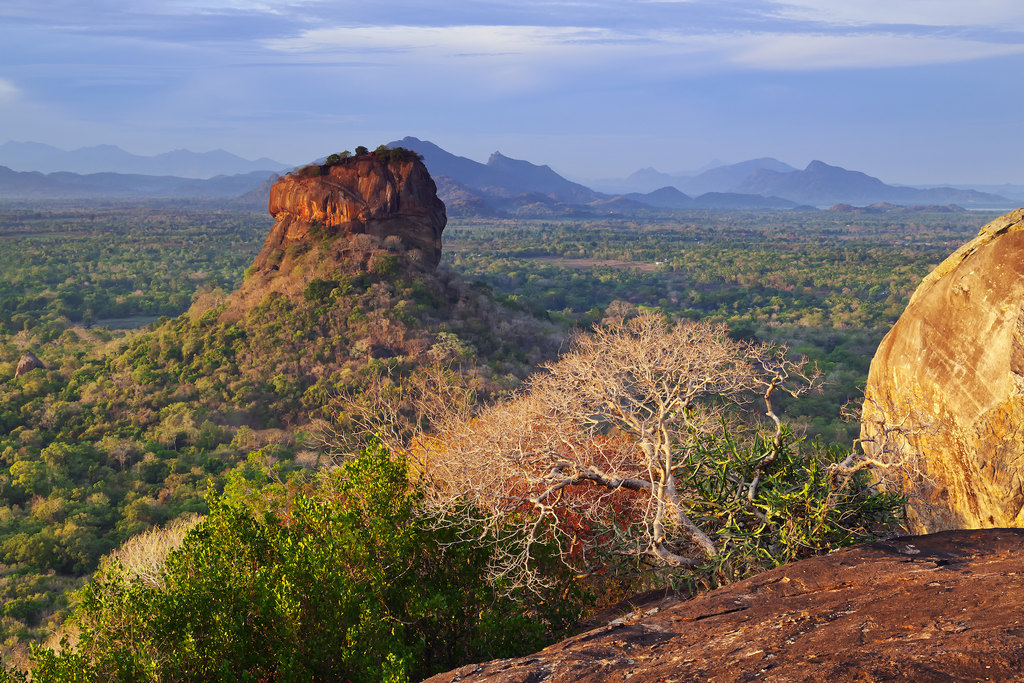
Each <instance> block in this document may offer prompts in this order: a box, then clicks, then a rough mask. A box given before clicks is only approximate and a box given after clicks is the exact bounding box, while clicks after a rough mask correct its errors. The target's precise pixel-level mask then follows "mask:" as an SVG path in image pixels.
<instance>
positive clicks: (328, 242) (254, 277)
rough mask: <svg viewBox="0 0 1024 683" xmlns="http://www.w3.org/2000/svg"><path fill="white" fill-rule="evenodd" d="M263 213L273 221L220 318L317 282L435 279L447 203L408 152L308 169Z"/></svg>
mask: <svg viewBox="0 0 1024 683" xmlns="http://www.w3.org/2000/svg"><path fill="white" fill-rule="evenodd" d="M268 210H269V211H270V213H271V215H273V216H274V219H275V221H276V222H275V223H274V226H273V227H272V228H271V230H270V234H269V235H268V236H267V239H266V241H265V242H264V244H263V248H262V249H261V250H260V253H259V254H258V255H257V256H256V259H255V260H254V261H253V264H252V266H250V268H249V269H248V270H247V271H246V278H245V281H244V282H243V283H242V286H241V287H240V288H239V289H238V290H237V291H235V292H234V293H233V294H232V295H231V296H230V298H229V299H228V307H227V310H226V311H225V312H224V313H223V315H222V316H221V317H222V319H225V320H237V319H238V318H240V317H241V316H242V315H244V313H245V312H246V311H247V310H249V309H251V308H252V307H253V306H255V305H257V304H259V303H260V302H261V301H262V300H263V299H264V298H265V297H266V296H267V295H268V294H271V293H276V294H282V295H285V296H288V297H296V296H298V295H300V294H302V293H303V292H305V290H306V288H307V287H308V286H309V285H310V283H312V282H314V281H315V280H323V281H330V282H335V281H336V280H337V278H338V277H339V276H341V275H346V274H349V275H352V274H358V273H361V272H363V273H366V272H371V273H376V274H377V275H379V276H382V277H385V278H387V277H392V276H394V275H396V274H398V273H400V272H412V271H417V272H419V271H424V272H432V271H433V269H434V268H436V266H437V264H438V262H439V261H440V260H441V233H442V231H443V230H444V227H445V224H446V223H447V216H446V214H445V206H444V202H442V201H441V200H440V199H438V197H437V188H436V186H435V185H434V181H433V180H432V179H431V177H430V174H429V173H428V172H427V169H426V167H425V166H424V165H423V162H422V161H421V160H420V158H419V157H418V156H417V155H416V154H415V153H413V152H409V151H408V150H401V149H398V150H390V151H388V152H385V153H380V154H379V153H377V152H371V153H369V154H363V155H360V156H357V157H350V158H347V159H335V160H333V161H332V163H330V164H324V165H317V164H314V165H310V166H305V167H303V168H301V169H298V170H296V171H295V172H293V173H291V174H289V175H287V176H285V177H283V178H281V179H279V180H278V181H277V182H276V183H274V186H273V187H272V188H270V199H269V202H268ZM201 309H202V306H193V311H192V313H193V315H195V314H197V313H202V310H201Z"/></svg>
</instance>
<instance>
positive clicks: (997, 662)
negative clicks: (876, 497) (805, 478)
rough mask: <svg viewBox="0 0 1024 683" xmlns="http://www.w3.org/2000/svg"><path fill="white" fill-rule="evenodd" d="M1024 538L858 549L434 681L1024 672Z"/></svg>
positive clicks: (915, 540) (990, 535)
mask: <svg viewBox="0 0 1024 683" xmlns="http://www.w3.org/2000/svg"><path fill="white" fill-rule="evenodd" d="M1022 544H1024V531H1021V530H1018V529H988V530H976V531H947V532H942V533H939V534H934V535H931V536H909V537H903V538H899V539H894V540H892V541H886V542H880V543H873V544H870V545H863V546H858V547H856V548H851V549H848V550H843V551H839V552H836V553H833V554H831V555H827V556H824V557H815V558H811V559H808V560H803V561H801V562H796V563H794V564H791V565H787V566H784V567H779V568H778V569H774V570H772V571H768V572H764V573H763V574H759V575H757V576H754V577H752V578H750V579H747V580H745V581H740V582H737V583H735V584H732V585H730V586H726V587H725V588H721V589H719V590H716V591H712V592H710V593H706V594H704V595H700V596H698V597H696V598H693V599H691V600H686V601H682V600H676V601H671V600H670V601H667V602H666V603H664V604H663V605H661V606H660V608H655V609H654V611H649V612H648V613H646V614H633V615H628V616H627V617H625V618H622V619H620V620H617V621H615V622H612V623H610V624H608V625H607V626H604V627H601V628H597V629H594V630H592V631H589V632H587V633H583V634H581V635H578V636H574V637H572V638H569V639H568V640H565V641H563V642H561V643H558V644H556V645H552V646H551V647H548V648H546V649H544V650H542V651H540V652H538V653H536V654H534V655H532V656H529V657H522V658H519V659H506V660H497V661H493V662H488V663H486V664H479V665H470V666H465V667H462V668H460V669H457V670H456V671H452V672H449V673H445V674H439V675H437V676H434V677H433V678H430V679H427V680H428V683H455V682H456V681H464V682H467V683H469V682H472V683H484V682H487V683H499V682H500V683H513V682H515V683H527V682H528V681H545V683H569V682H570V681H571V682H573V683H578V682H586V681H594V682H596V681H602V682H603V681H625V680H628V681H630V682H631V683H645V682H648V681H664V682H666V683H667V682H670V681H677V682H680V683H682V682H684V681H685V682H689V681H752V680H765V681H892V680H899V681H964V680H970V681H975V680H979V681H983V680H992V681H997V680H998V681H1011V680H1022V678H1024V674H1022V672H1024V591H1021V590H1020V580H1021V576H1024V545H1022Z"/></svg>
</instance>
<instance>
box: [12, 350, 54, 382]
mask: <svg viewBox="0 0 1024 683" xmlns="http://www.w3.org/2000/svg"><path fill="white" fill-rule="evenodd" d="M45 367H46V366H45V365H43V361H41V360H39V359H38V358H37V357H36V354H34V353H32V352H31V351H26V352H25V353H24V354H22V356H21V360H19V361H18V367H17V369H15V371H14V376H15V377H21V376H22V375H24V374H25V373H26V372H31V371H32V370H35V369H36V368H45Z"/></svg>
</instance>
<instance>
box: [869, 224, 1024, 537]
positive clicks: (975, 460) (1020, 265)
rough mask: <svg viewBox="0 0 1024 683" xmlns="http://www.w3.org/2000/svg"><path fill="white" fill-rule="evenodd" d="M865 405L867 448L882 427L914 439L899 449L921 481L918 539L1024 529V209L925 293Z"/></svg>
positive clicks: (992, 227)
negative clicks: (911, 459) (913, 457)
mask: <svg viewBox="0 0 1024 683" xmlns="http://www.w3.org/2000/svg"><path fill="white" fill-rule="evenodd" d="M865 395H866V397H867V401H866V402H865V420H864V421H863V427H862V436H864V437H867V438H877V436H878V434H879V428H878V426H877V424H878V422H879V420H883V421H884V422H886V423H887V424H889V425H894V426H898V425H901V424H906V425H908V426H910V427H911V428H912V431H915V432H916V433H914V434H912V435H911V437H910V443H909V444H904V446H903V448H902V450H903V451H904V454H907V453H910V452H915V453H919V454H920V457H919V459H918V460H917V463H916V469H917V470H919V471H920V473H921V474H922V475H923V476H915V477H912V478H911V479H910V480H908V481H907V484H906V485H907V492H908V493H910V494H912V498H911V501H910V505H909V508H908V513H909V515H908V516H909V519H910V523H911V528H912V530H913V531H915V532H917V533H925V532H931V531H938V530H941V529H956V528H984V527H1019V526H1024V209H1019V210H1017V211H1014V212H1013V213H1010V214H1007V215H1005V216H1002V217H1000V218H998V219H996V220H994V221H992V222H991V223H989V224H988V225H986V226H985V227H983V228H982V229H981V232H980V234H979V235H978V237H976V238H975V239H974V240H972V241H971V242H969V243H968V244H966V245H964V246H963V247H961V248H960V249H958V250H957V251H956V252H955V253H953V254H952V255H951V256H950V257H949V258H947V259H946V260H945V261H944V262H942V263H941V264H940V265H939V266H938V267H937V268H935V270H934V271H932V273H930V274H929V275H928V276H927V277H926V278H925V279H924V280H923V281H922V282H921V285H920V286H919V287H918V288H917V291H916V292H914V295H913V297H912V298H911V300H910V304H909V305H908V306H907V309H906V311H904V313H903V315H902V316H901V317H900V319H899V320H898V321H897V322H896V324H895V325H894V326H893V328H892V330H890V331H889V333H888V334H887V335H886V336H885V339H883V340H882V343H881V344H880V345H879V347H878V351H877V353H876V354H875V357H874V359H873V360H872V362H871V370H870V373H869V375H868V383H867V389H866V392H865ZM868 446H869V448H868V449H867V450H868V451H869V452H870V451H871V450H872V449H871V448H870V444H868Z"/></svg>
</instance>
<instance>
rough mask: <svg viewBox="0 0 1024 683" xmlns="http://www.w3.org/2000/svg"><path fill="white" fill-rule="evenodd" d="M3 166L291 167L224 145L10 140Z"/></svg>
mask: <svg viewBox="0 0 1024 683" xmlns="http://www.w3.org/2000/svg"><path fill="white" fill-rule="evenodd" d="M0 166H6V167H7V168H9V169H11V170H14V171H39V172H41V173H54V172H58V171H68V172H70V173H82V174H93V173H104V172H112V171H116V172H118V173H127V174H136V175H156V176H177V177H181V178H213V177H215V176H221V175H240V174H244V173H253V172H256V171H267V172H275V173H280V172H283V171H284V170H286V169H288V168H290V166H289V165H288V164H282V163H281V162H280V161H274V160H273V159H267V158H266V157H264V158H260V159H256V160H255V161H249V160H248V159H243V158H242V157H240V156H237V155H234V154H231V153H230V152H225V151H224V150H222V149H215V150H213V151H211V152H190V151H188V150H187V149H176V150H174V151H172V152H164V153H163V154H157V155H155V156H140V155H138V154H132V153H130V152H126V151H124V150H123V149H121V148H120V147H115V146H114V145H97V146H95V147H82V148H80V149H76V150H72V151H66V150H63V149H58V148H57V147H52V146H50V145H44V144H42V143H39V142H7V143H5V144H3V145H0Z"/></svg>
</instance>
